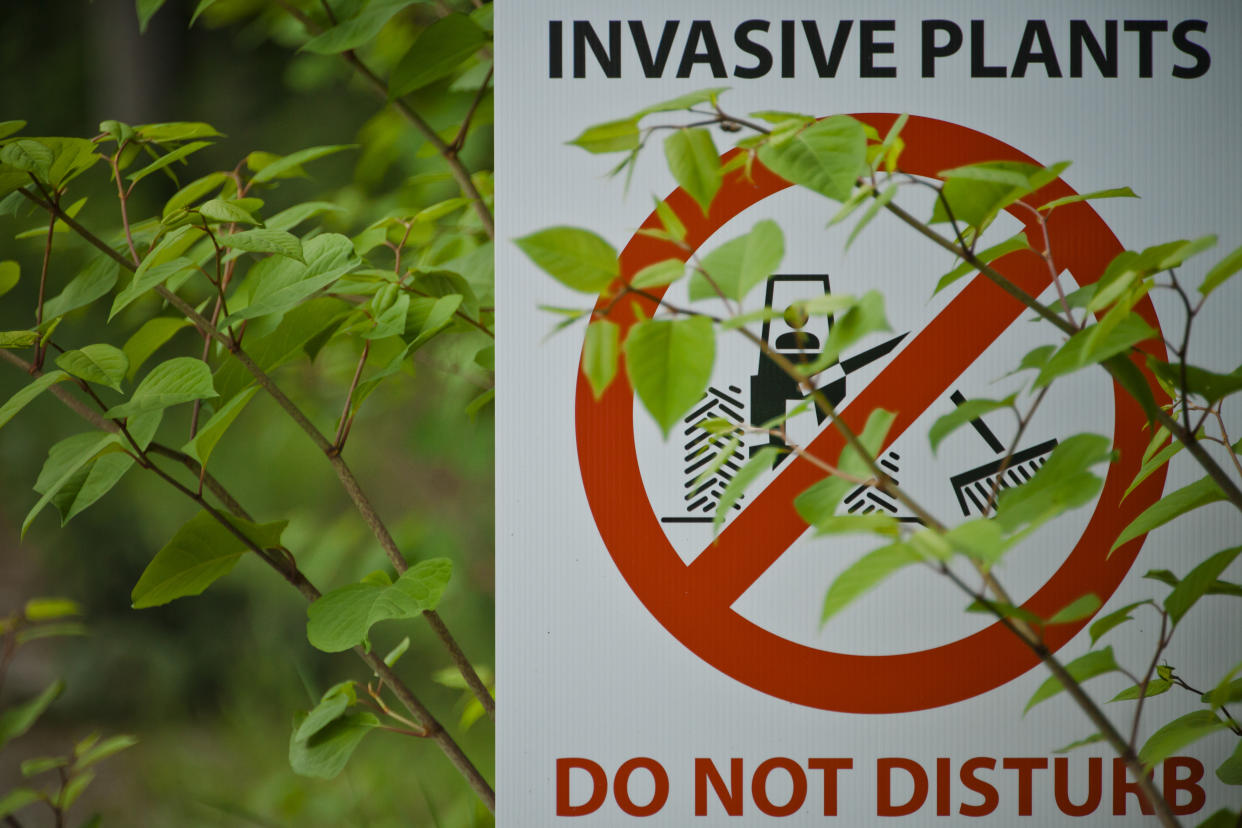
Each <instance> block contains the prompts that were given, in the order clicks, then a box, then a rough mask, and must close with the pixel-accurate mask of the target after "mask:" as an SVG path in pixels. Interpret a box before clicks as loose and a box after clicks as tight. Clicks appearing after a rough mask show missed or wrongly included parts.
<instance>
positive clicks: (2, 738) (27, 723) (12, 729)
mask: <svg viewBox="0 0 1242 828" xmlns="http://www.w3.org/2000/svg"><path fill="white" fill-rule="evenodd" d="M64 691H65V683H64V682H63V681H61V680H60V679H56V681H54V682H52V683H51V684H49V685H48V686H47V687H46V688H44V690H43V692H42V693H40V694H39V695H37V696H35V697H34V698H33V699H30V700H29V701H25V702H22V703H21V704H19V705H17V706H15V707H10V708H8V709H7V710H4V711H3V712H0V747H3V746H4V745H5V744H6V743H7V742H10V741H12V740H13V739H16V738H17V737H18V736H21V735H22V734H24V733H25V732H26V731H28V730H30V728H32V727H34V723H35V722H37V721H38V720H39V717H40V716H42V715H43V712H44V711H45V710H47V708H48V706H49V705H51V703H52V702H54V701H56V699H57V698H59V697H60V694H61V693H63V692H64Z"/></svg>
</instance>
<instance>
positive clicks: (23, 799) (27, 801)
mask: <svg viewBox="0 0 1242 828" xmlns="http://www.w3.org/2000/svg"><path fill="white" fill-rule="evenodd" d="M42 799H43V797H42V796H41V795H40V794H39V793H37V792H36V791H32V790H30V788H14V789H13V790H11V791H9V792H8V793H6V794H5V795H4V796H0V817H6V816H8V815H9V814H15V813H17V812H18V811H20V810H21V809H22V808H25V807H26V806H27V805H33V804H34V803H36V802H39V801H41V800H42Z"/></svg>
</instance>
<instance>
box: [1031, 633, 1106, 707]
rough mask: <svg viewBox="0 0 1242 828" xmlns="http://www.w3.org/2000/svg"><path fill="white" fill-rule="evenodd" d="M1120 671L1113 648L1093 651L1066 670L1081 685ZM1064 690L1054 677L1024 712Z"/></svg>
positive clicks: (1073, 662) (1062, 685)
mask: <svg viewBox="0 0 1242 828" xmlns="http://www.w3.org/2000/svg"><path fill="white" fill-rule="evenodd" d="M1119 669H1120V668H1119V667H1118V666H1117V661H1116V659H1115V658H1114V657H1113V648H1112V647H1105V648H1104V649H1103V650H1092V651H1091V652H1089V653H1087V654H1086V655H1083V656H1079V657H1078V658H1076V659H1074V660H1073V661H1071V662H1069V663H1067V664H1066V665H1065V670H1066V672H1067V673H1069V676H1070V678H1071V679H1073V680H1074V681H1076V682H1078V683H1079V684H1081V683H1082V682H1084V681H1087V680H1088V679H1093V678H1095V677H1096V676H1102V675H1105V674H1106V673H1115V672H1117V671H1118V670H1119ZM1064 689H1065V685H1064V684H1062V683H1061V680H1060V679H1059V678H1057V677H1056V676H1052V677H1051V678H1049V679H1048V680H1047V681H1045V682H1044V683H1043V684H1041V685H1040V686H1039V689H1038V690H1036V691H1035V695H1033V696H1031V699H1030V701H1028V702H1027V703H1026V709H1025V710H1024V711H1023V712H1026V711H1029V710H1030V709H1031V708H1032V707H1034V706H1035V705H1037V704H1039V703H1040V702H1043V701H1047V700H1048V699H1050V698H1052V697H1053V696H1055V695H1057V694H1058V693H1060V692H1062V691H1063V690H1064Z"/></svg>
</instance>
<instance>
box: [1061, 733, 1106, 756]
mask: <svg viewBox="0 0 1242 828" xmlns="http://www.w3.org/2000/svg"><path fill="white" fill-rule="evenodd" d="M1102 741H1104V737H1103V736H1101V735H1100V734H1099V733H1092V734H1091V735H1090V736H1088V737H1087V738H1085V739H1079V740H1078V741H1076V742H1070V743H1069V744H1068V745H1066V746H1065V747H1061V748H1057V749H1056V750H1054V751H1053V753H1069V752H1070V751H1071V750H1075V749H1076V748H1080V747H1086V746H1087V745H1094V744H1095V743H1096V742H1102Z"/></svg>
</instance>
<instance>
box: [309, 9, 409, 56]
mask: <svg viewBox="0 0 1242 828" xmlns="http://www.w3.org/2000/svg"><path fill="white" fill-rule="evenodd" d="M414 2H416V0H378V2H375V1H374V0H373V2H370V3H367V4H366V5H365V6H363V7H362V9H361V10H360V11H359V13H358V14H357V15H355V16H354V17H351V18H349V19H348V20H342V21H340V22H339V23H337V24H336V25H334V26H333V27H332V28H330V29H328V30H327V31H325V32H323V33H322V34H319V35H316V36H315V37H313V38H311V39H310V40H309V41H308V42H307V43H306V44H304V45H303V46H302V51H304V52H314V53H315V54H317V55H335V54H340V53H341V52H346V51H349V50H350V49H357V48H358V47H359V46H362V45H363V44H365V43H369V42H370V41H372V40H373V39H375V36H376V35H378V34H379V33H380V29H383V28H384V26H385V25H387V23H388V21H389V19H390V18H391V17H392V16H393V15H394V14H396V13H397V12H399V11H401V10H402V9H404V8H405V7H406V6H411V5H413V4H414Z"/></svg>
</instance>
